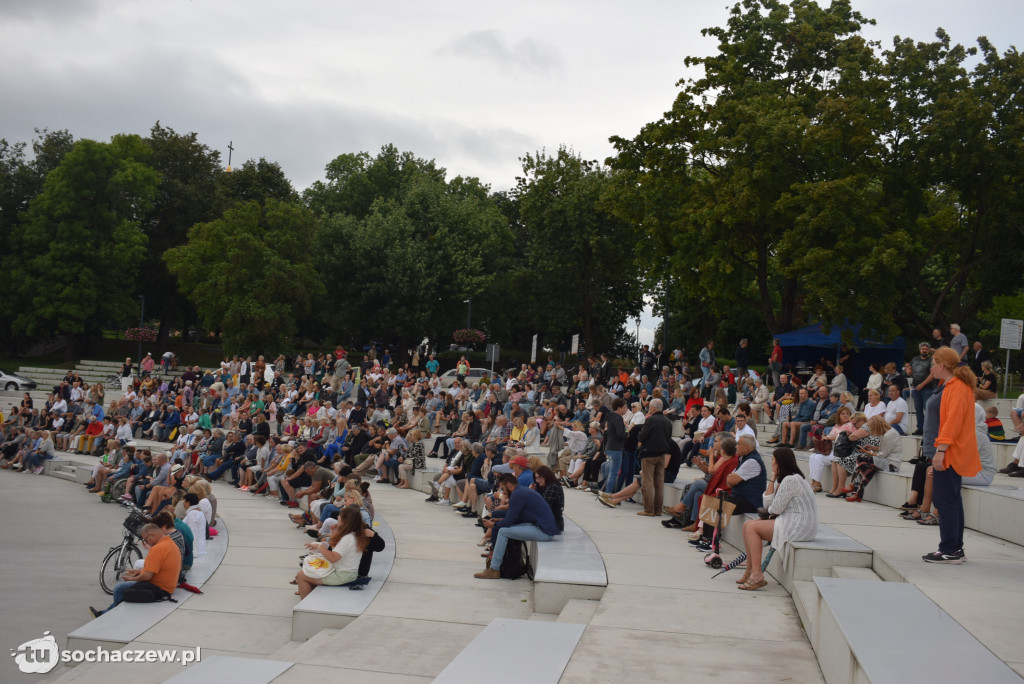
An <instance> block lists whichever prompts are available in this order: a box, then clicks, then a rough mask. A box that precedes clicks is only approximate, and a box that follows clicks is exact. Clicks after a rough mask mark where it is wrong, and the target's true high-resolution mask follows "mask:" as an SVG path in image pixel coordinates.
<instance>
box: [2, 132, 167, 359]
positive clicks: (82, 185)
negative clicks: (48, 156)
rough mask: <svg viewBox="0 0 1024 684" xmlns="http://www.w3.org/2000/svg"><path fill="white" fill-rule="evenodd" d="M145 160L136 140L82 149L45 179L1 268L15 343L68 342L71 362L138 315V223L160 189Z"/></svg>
mask: <svg viewBox="0 0 1024 684" xmlns="http://www.w3.org/2000/svg"><path fill="white" fill-rule="evenodd" d="M148 154H149V150H148V148H146V146H145V145H144V144H143V142H142V140H141V138H139V137H138V136H134V135H119V136H114V138H112V139H111V142H110V143H100V142H95V141H93V140H80V141H78V142H77V143H75V145H74V147H73V148H72V149H71V151H70V152H68V153H67V154H66V156H64V158H63V160H62V161H61V162H60V163H59V165H58V166H57V167H56V168H55V169H54V170H53V171H52V172H50V173H49V174H48V175H47V177H46V181H45V183H44V185H43V191H42V192H41V193H40V194H39V195H38V196H37V197H36V198H35V199H33V200H32V202H31V204H30V206H29V209H28V212H27V214H26V216H25V218H24V220H23V221H22V222H21V223H20V224H19V225H18V226H17V227H16V228H15V230H14V233H13V236H12V240H11V252H10V253H9V254H8V255H7V259H6V260H5V266H4V270H5V271H6V272H7V273H8V275H9V282H10V283H11V288H12V290H13V292H12V293H10V296H8V297H5V298H3V301H4V309H5V314H6V315H7V316H8V320H10V321H11V328H12V330H13V331H14V332H15V333H16V334H19V335H24V336H27V337H33V336H40V335H53V334H66V335H68V336H69V339H70V340H71V342H72V343H71V344H69V345H68V347H67V352H66V353H67V356H68V358H69V359H70V358H73V357H74V354H75V348H76V344H75V343H76V342H78V341H81V340H83V339H84V338H85V337H88V336H89V335H94V334H96V333H97V332H98V331H99V328H100V326H101V325H103V324H105V323H108V322H117V321H120V320H122V319H123V318H124V316H125V315H126V314H127V312H129V311H131V310H133V308H134V304H133V302H132V298H131V294H130V293H131V292H133V291H134V290H135V288H136V285H137V283H136V278H137V275H138V269H139V265H140V264H141V262H142V259H143V257H144V254H145V246H146V236H145V234H144V233H143V232H142V231H141V230H140V228H139V222H140V218H141V217H142V216H143V215H144V213H145V212H146V211H147V209H148V208H149V206H150V203H151V202H152V199H153V197H154V194H155V190H156V187H157V184H158V183H159V174H158V173H157V172H156V171H154V170H153V169H151V168H150V167H149V166H148V165H147V164H146V163H145V159H146V158H147V156H148Z"/></svg>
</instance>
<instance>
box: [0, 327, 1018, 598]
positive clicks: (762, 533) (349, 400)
mask: <svg viewBox="0 0 1024 684" xmlns="http://www.w3.org/2000/svg"><path fill="white" fill-rule="evenodd" d="M956 336H960V337H962V333H960V332H959V329H958V328H955V336H954V338H953V341H954V342H956V343H957V344H960V345H963V348H962V349H960V351H959V352H958V351H957V346H955V345H954V346H943V347H940V348H938V349H935V348H932V347H931V345H930V344H927V343H922V344H921V345H920V347H919V355H918V356H915V358H914V359H912V360H911V361H910V362H908V363H907V364H906V365H905V366H904V368H903V369H902V370H900V369H897V367H896V366H895V364H889V365H888V366H886V367H877V366H872V369H871V370H872V372H871V374H870V376H869V379H868V382H867V385H866V387H864V388H863V390H862V391H858V389H859V388H856V387H853V386H852V384H851V383H850V382H849V381H848V380H847V379H846V376H845V374H844V366H843V362H844V361H847V360H848V357H847V356H843V355H842V354H840V356H839V358H838V359H837V360H836V361H835V362H828V361H824V362H823V363H822V364H819V365H818V366H817V367H815V368H814V369H813V371H812V372H811V373H810V374H809V376H807V377H806V378H804V379H803V380H801V378H800V377H798V375H797V374H796V373H794V372H792V370H793V369H792V368H786V367H783V366H782V364H781V360H782V354H781V350H780V348H779V346H778V344H776V346H775V348H773V351H772V355H771V357H770V365H769V369H768V372H767V373H766V374H765V375H764V376H761V375H759V374H757V373H756V372H754V371H753V370H752V369H751V368H750V356H749V351H748V346H749V345H748V343H747V341H746V340H743V341H741V343H740V345H739V346H738V347H737V349H736V353H735V356H736V357H737V368H736V372H733V369H732V368H730V367H729V366H727V365H719V364H718V363H717V361H716V359H715V355H714V342H713V341H708V342H707V344H706V345H705V346H704V347H703V348H702V349H701V351H700V353H699V356H698V363H699V366H696V367H694V369H693V373H692V374H691V368H690V366H689V364H688V362H687V361H686V359H685V356H684V355H683V353H682V351H681V350H675V351H674V352H672V353H666V351H665V350H664V349H662V348H661V346H660V345H659V347H658V348H657V350H651V349H649V348H644V349H643V350H642V351H641V353H640V355H639V357H638V359H637V363H636V364H635V365H634V366H633V367H631V368H629V367H627V368H623V367H621V366H620V365H615V364H613V363H612V360H611V358H610V357H609V356H608V355H606V354H602V355H599V356H597V357H590V358H588V359H587V360H586V363H584V364H582V365H581V366H580V367H578V368H575V369H571V370H570V369H566V368H565V367H564V366H563V364H562V363H561V362H560V361H559V360H556V359H554V358H549V359H548V360H547V362H545V363H542V364H539V365H531V364H522V365H521V366H520V367H518V368H515V369H508V370H506V371H504V372H502V373H500V374H498V375H496V376H494V377H488V376H484V377H482V378H480V379H479V380H476V379H474V381H473V382H472V383H470V382H468V381H467V375H468V371H469V363H468V362H467V361H466V359H465V358H464V357H463V358H462V359H460V362H459V364H458V365H457V366H456V378H455V380H454V382H451V383H450V384H449V383H447V382H442V378H441V374H440V367H439V366H440V364H439V362H438V361H437V359H436V358H435V357H434V356H433V355H431V354H424V355H423V357H422V358H421V357H420V355H419V354H418V353H417V354H415V355H414V356H413V357H412V359H411V360H410V362H409V363H406V364H401V365H399V364H395V363H394V362H393V361H392V360H391V358H390V354H388V353H387V352H386V351H385V352H384V353H383V354H382V355H380V356H379V357H378V355H377V354H375V353H373V351H372V350H371V352H370V353H367V354H366V355H364V357H363V358H362V360H361V362H360V363H359V365H358V367H354V366H353V365H352V363H351V362H350V361H349V359H348V356H347V354H346V353H345V351H344V350H343V349H341V348H340V347H339V348H338V349H336V350H335V352H334V353H333V354H321V355H318V356H314V355H313V354H307V355H304V356H299V357H296V358H294V359H292V360H288V359H286V358H285V357H283V356H279V357H278V358H276V359H275V360H274V361H273V362H267V361H266V359H265V358H264V357H262V356H259V357H257V358H256V360H255V361H253V360H252V358H239V357H234V358H227V357H225V358H224V360H223V362H222V363H221V364H220V366H219V367H218V368H212V369H208V370H205V371H202V370H200V369H199V368H198V367H195V366H193V367H190V368H186V369H185V372H184V373H182V374H181V375H179V376H176V377H165V378H157V377H155V376H154V375H153V374H152V373H151V372H150V371H151V370H152V369H153V362H152V357H151V356H147V358H146V359H144V360H143V363H142V364H140V367H141V369H142V370H141V372H139V373H136V372H135V370H134V368H133V366H132V364H131V360H130V359H127V360H126V361H125V365H124V368H123V369H122V371H123V372H122V374H121V377H122V382H123V390H124V392H123V394H122V396H121V397H119V398H117V399H116V400H114V401H112V402H110V404H109V406H105V404H106V402H105V396H104V391H103V388H102V386H100V385H98V384H93V385H92V386H90V385H89V384H87V383H84V382H82V380H81V379H80V378H78V377H77V376H76V374H75V373H73V372H69V373H68V376H67V377H66V378H65V379H64V380H63V381H62V382H61V383H60V384H59V385H58V386H57V387H55V388H54V392H53V394H52V396H51V397H50V399H49V400H48V401H47V402H46V404H45V406H43V407H39V408H37V407H35V406H33V402H32V399H31V397H30V396H29V395H27V394H26V395H25V397H24V399H23V400H22V402H21V405H20V406H19V407H16V409H15V410H13V411H12V412H11V414H10V415H9V416H7V417H6V419H5V420H4V421H3V423H2V426H0V430H2V433H0V452H2V456H3V458H2V460H0V467H5V468H12V469H15V470H19V471H21V472H39V471H40V470H41V465H42V463H43V461H45V459H47V458H50V457H52V455H53V454H54V453H55V452H56V451H57V450H61V451H72V452H79V453H92V454H96V455H98V456H100V459H99V461H98V463H97V464H96V466H95V468H94V470H93V472H92V476H91V478H90V480H89V482H88V483H86V486H87V487H89V489H90V491H92V492H95V493H97V494H101V495H102V494H104V493H105V492H106V491H107V486H108V484H109V483H110V482H114V481H121V480H125V481H126V485H125V493H124V494H123V496H122V502H123V503H124V504H125V505H127V506H130V507H133V508H137V509H138V510H140V511H142V512H144V513H145V514H146V515H147V516H150V518H151V519H152V520H153V521H154V524H156V525H157V527H160V528H161V529H164V527H162V526H161V525H159V522H160V521H162V520H164V518H163V517H161V516H163V515H165V514H169V517H170V518H171V527H173V528H175V529H176V530H178V532H179V534H180V535H181V536H183V537H184V532H185V528H187V529H188V530H189V531H190V532H191V538H192V542H191V544H190V545H189V546H190V547H191V548H190V551H191V555H192V556H193V557H194V556H195V555H201V554H202V553H204V551H205V542H206V540H207V538H208V534H215V533H216V529H215V520H216V499H215V497H213V494H212V491H211V487H210V483H212V482H215V481H218V480H221V479H226V478H227V476H228V475H230V478H231V479H230V484H232V485H233V486H235V487H237V488H239V489H241V490H242V491H247V492H250V493H251V494H252V495H253V496H264V497H270V498H273V499H276V500H278V501H279V502H280V504H281V505H282V506H285V507H288V508H290V509H300V508H301V510H296V511H294V512H291V511H289V513H290V516H291V520H292V522H294V523H295V524H296V525H297V526H298V527H299V528H301V531H302V532H304V533H306V534H308V535H309V536H311V537H314V541H313V542H310V543H308V545H307V546H308V552H309V554H308V555H310V556H314V557H316V558H318V559H320V560H321V565H322V566H325V567H328V568H329V572H326V573H325V574H321V573H320V572H318V571H316V570H315V569H310V568H308V567H304V569H303V571H301V572H300V573H299V574H298V575H297V576H296V578H295V580H294V583H295V584H296V585H297V591H296V593H297V594H298V595H299V596H301V597H304V596H306V595H308V593H309V592H310V591H312V589H313V587H315V586H317V585H318V584H328V585H348V586H350V587H351V588H359V587H361V586H362V584H364V583H365V582H366V581H367V580H366V578H367V577H368V574H367V573H368V570H369V562H370V559H371V558H372V554H373V552H375V551H379V550H380V549H381V548H382V546H381V545H382V543H383V540H381V539H380V538H379V537H378V536H377V535H375V534H374V533H373V528H372V519H373V505H372V499H371V497H370V495H369V490H368V488H369V485H370V480H369V478H371V477H372V478H374V480H373V481H375V482H378V483H390V484H392V485H394V486H395V487H398V488H402V489H407V488H410V487H411V479H412V477H413V475H414V473H415V471H416V470H420V469H423V468H425V467H426V465H427V464H428V463H429V462H430V460H431V459H439V461H440V463H441V469H440V472H439V473H438V474H437V476H436V477H434V478H433V480H432V482H431V490H432V491H431V495H430V496H429V497H428V499H427V500H428V502H430V503H433V504H436V505H445V506H448V507H450V508H451V510H453V511H455V512H456V513H457V514H460V515H462V516H464V517H467V518H475V519H476V520H475V521H476V524H477V525H478V526H479V527H480V528H482V531H483V538H482V539H481V540H480V542H479V543H480V545H481V546H482V547H486V548H485V549H484V557H485V559H486V567H485V569H484V571H482V572H480V573H477V574H476V577H478V578H482V579H492V578H498V577H502V576H513V575H514V573H515V571H516V570H515V568H513V569H512V570H509V569H508V566H509V565H513V566H515V565H518V564H519V563H520V560H519V559H520V558H521V554H522V552H521V550H519V549H518V548H516V545H517V544H521V543H522V542H526V541H535V542H546V541H550V540H552V539H554V538H555V537H556V536H557V535H558V534H559V533H560V532H561V531H562V529H563V510H564V506H565V500H566V499H565V493H564V492H565V490H566V489H578V490H580V491H584V492H593V493H594V494H596V495H597V496H596V501H598V502H599V503H601V504H603V505H605V506H609V507H616V506H619V505H621V504H622V503H623V502H630V501H634V499H633V497H634V496H636V495H637V494H638V493H639V494H640V495H642V505H643V507H642V510H640V511H639V512H638V515H640V516H649V517H662V516H663V515H665V514H667V515H668V518H667V519H664V520H662V521H661V522H662V525H664V526H665V527H670V528H679V529H682V530H683V531H685V532H687V533H689V534H690V539H689V540H688V541H689V543H690V544H691V545H692V546H694V547H695V548H697V549H698V550H701V551H705V552H707V551H709V550H711V549H712V548H713V543H714V539H715V535H716V530H715V527H714V524H713V523H712V522H710V521H709V520H708V519H706V518H705V517H704V516H702V510H703V509H704V508H706V507H708V506H709V505H711V504H713V503H714V500H715V499H719V500H721V499H724V500H725V501H728V502H729V503H730V504H731V505H732V507H733V508H734V511H733V514H734V515H737V514H742V513H748V512H749V513H752V512H755V511H758V510H759V509H762V510H763V512H764V518H765V519H763V520H758V521H753V522H751V523H748V524H747V526H745V528H744V540H745V544H746V545H747V547H748V548H747V549H746V552H747V554H748V557H749V559H750V560H749V561H748V571H747V572H746V573H745V574H744V576H743V578H742V581H741V583H740V587H741V588H742V589H746V590H756V589H758V588H760V587H762V586H764V583H765V580H764V577H763V574H762V573H761V572H760V571H759V565H758V563H757V562H755V561H757V560H758V559H760V557H761V545H762V544H763V543H764V542H766V541H767V542H772V540H773V539H774V542H773V543H774V545H775V546H776V548H779V547H784V546H785V545H786V544H788V543H790V542H792V541H799V540H801V539H806V538H809V536H808V535H810V536H813V534H814V532H815V530H816V528H817V518H816V515H817V513H816V510H817V508H816V505H815V503H814V494H815V493H817V492H821V491H822V489H823V486H822V482H823V479H824V473H825V471H826V470H828V471H830V472H831V483H832V485H831V489H830V491H829V492H828V493H827V494H826V496H828V497H831V498H839V497H844V498H845V499H846V500H847V501H851V502H855V501H860V500H862V499H863V496H864V492H865V488H866V487H867V486H868V485H869V484H870V482H871V481H872V478H873V477H874V475H875V474H876V473H877V472H881V471H887V470H888V471H895V470H898V469H899V468H900V465H901V463H902V461H903V456H902V444H903V442H902V440H901V439H900V437H901V436H902V435H906V434H911V432H910V429H909V425H910V423H909V413H910V405H909V403H908V401H907V400H908V398H909V399H911V400H912V401H913V404H914V406H915V409H916V411H917V415H918V420H917V430H916V431H915V432H914V433H913V434H923V436H924V441H925V448H924V450H923V454H922V455H921V456H918V457H916V458H915V459H914V464H915V473H914V492H915V496H916V497H919V500H920V503H918V501H917V500H912V501H908V502H907V504H906V505H905V506H904V508H905V509H906V510H905V511H904V513H903V515H904V516H905V517H910V518H915V519H918V520H919V522H921V523H922V524H939V525H940V526H942V543H941V544H940V547H939V551H938V552H936V554H930V556H933V557H932V558H929V557H926V558H925V559H926V560H931V561H932V562H961V561H962V560H963V557H964V556H963V550H962V529H963V521H962V517H963V515H962V507H961V508H959V509H958V508H957V506H958V505H959V504H958V501H959V499H958V487H959V485H960V484H961V481H965V482H967V483H968V484H988V483H990V482H991V477H992V474H993V473H994V458H992V457H991V447H989V448H988V450H987V453H988V455H986V451H985V449H984V448H981V447H982V446H983V443H984V444H986V445H987V444H988V442H989V440H990V439H992V440H994V439H997V432H999V431H1001V430H1003V427H1002V425H1001V424H998V425H996V424H997V423H999V421H998V418H997V417H996V416H992V415H986V414H985V413H984V412H983V411H982V412H981V413H980V414H979V415H977V416H976V415H975V408H974V406H975V405H974V399H975V398H981V397H984V396H985V395H984V392H986V391H989V390H988V389H987V388H991V387H993V386H994V382H995V381H994V380H993V378H992V377H986V373H983V374H982V379H981V380H979V379H977V378H976V376H975V374H974V373H973V372H972V371H971V370H970V367H969V366H968V365H967V363H969V362H970V361H971V359H970V358H969V356H968V355H969V351H968V350H967V347H966V338H964V339H963V340H957V337H956ZM976 347H977V345H976ZM975 352H976V356H975V359H974V360H975V361H978V367H979V369H980V370H982V371H990V370H991V366H990V363H989V360H988V359H980V360H979V359H978V355H977V349H975ZM986 364H989V365H986ZM147 369H148V370H147ZM977 410H978V411H981V409H980V407H979V408H978V409H977ZM954 416H955V418H954ZM1020 421H1021V411H1015V412H1014V414H1013V426H1012V427H1013V429H1015V430H1016V431H1017V432H1019V431H1020V429H1021V422H1020ZM758 423H767V424H768V425H771V426H774V427H773V428H769V432H770V433H771V437H770V438H769V439H767V444H768V445H771V446H772V447H773V451H772V453H771V458H770V459H765V458H763V457H762V455H761V453H760V451H759V449H760V448H761V447H760V444H759V442H758V437H757V426H758ZM1002 438H1003V439H1005V438H1006V437H1005V433H1004V434H1003V437H1002ZM136 439H149V440H153V441H156V442H159V443H163V444H164V445H165V446H163V450H162V451H158V450H157V449H145V448H139V447H137V446H136V443H135V441H134V440H136ZM979 448H981V455H980V456H979ZM797 450H808V451H810V452H811V453H810V455H809V459H810V463H809V473H808V475H809V477H808V478H805V477H804V474H803V472H802V471H801V469H800V467H799V466H798V465H797V462H796V458H795V455H794V451H797ZM1022 465H1024V464H1021V462H1020V459H1019V458H1018V461H1017V464H1016V465H1014V464H1011V466H1010V467H1008V470H1009V471H1010V472H1011V473H1013V474H1014V475H1015V476H1019V475H1017V473H1021V474H1024V468H1022V467H1021V466H1022ZM684 466H685V467H688V468H696V469H698V470H700V471H701V476H700V477H697V478H696V479H694V480H693V481H692V482H688V483H687V484H686V485H685V487H683V496H682V500H681V501H680V503H679V504H678V505H676V506H672V507H664V506H663V502H662V491H663V486H664V484H665V482H674V481H675V480H676V478H678V477H679V473H680V470H681V468H682V467H684ZM919 471H920V472H919ZM990 471H991V472H990ZM847 478H850V482H849V484H847ZM964 478H966V479H964ZM986 479H987V482H986V481H985V480H986ZM481 495H484V497H483V501H484V505H483V507H482V508H479V507H478V503H477V502H478V499H479V498H480V496H481ZM933 507H934V509H935V511H936V513H935V514H933V513H932V508H933ZM958 511H959V513H958ZM748 528H749V529H748ZM149 534H152V535H153V540H154V541H152V542H151V543H150V542H149V540H147V543H149V544H150V546H151V547H153V548H155V546H156V544H158V543H161V542H160V540H159V539H157V534H156V532H155V531H154V530H150V532H149ZM171 534H172V536H173V535H174V532H172V533H171ZM181 547H182V545H180V544H179V550H181ZM184 555H185V554H184V552H183V553H182V556H183V562H184ZM783 555H784V554H783ZM506 556H509V557H510V558H512V559H513V561H514V562H510V563H506V562H505V560H506ZM503 566H506V571H505V572H503V570H502V568H503ZM154 576H156V575H155V574H153V575H148V574H146V573H142V574H138V573H136V574H134V575H133V576H132V578H130V579H131V580H132V581H136V582H138V581H148V580H149V579H152V577H154ZM123 594H124V591H122V592H121V594H119V595H115V603H116V602H117V597H118V596H120V595H123ZM122 598H123V596H122ZM97 612H98V611H97Z"/></svg>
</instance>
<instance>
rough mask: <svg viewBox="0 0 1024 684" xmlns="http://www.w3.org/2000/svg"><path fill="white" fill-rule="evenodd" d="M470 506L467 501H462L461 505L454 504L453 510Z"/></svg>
mask: <svg viewBox="0 0 1024 684" xmlns="http://www.w3.org/2000/svg"><path fill="white" fill-rule="evenodd" d="M468 505H469V504H468V503H466V502H465V501H460V502H459V503H457V504H452V508H465V507H466V506H468Z"/></svg>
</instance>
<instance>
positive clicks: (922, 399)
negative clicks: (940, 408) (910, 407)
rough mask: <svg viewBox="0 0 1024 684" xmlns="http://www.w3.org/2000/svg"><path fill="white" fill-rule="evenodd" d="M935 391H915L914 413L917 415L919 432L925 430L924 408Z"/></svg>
mask: <svg viewBox="0 0 1024 684" xmlns="http://www.w3.org/2000/svg"><path fill="white" fill-rule="evenodd" d="M932 394H933V391H932V389H931V388H930V387H928V388H926V389H923V390H914V412H915V413H917V431H918V432H920V431H921V430H923V429H924V407H925V404H927V403H928V400H929V399H930V398H931V396H932Z"/></svg>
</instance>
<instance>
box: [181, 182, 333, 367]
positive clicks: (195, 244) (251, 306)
mask: <svg viewBox="0 0 1024 684" xmlns="http://www.w3.org/2000/svg"><path fill="white" fill-rule="evenodd" d="M315 229H316V221H315V219H314V217H313V215H312V213H310V211H309V210H308V209H306V208H305V207H303V206H301V205H299V204H296V203H294V202H285V201H282V200H278V199H273V198H271V199H267V200H266V202H265V204H264V205H261V204H260V203H259V202H257V201H254V200H253V201H247V202H242V203H240V204H238V205H236V206H234V207H232V208H231V209H228V210H227V211H226V212H224V216H223V217H222V218H219V219H217V220H215V221H209V222H207V223H198V224H196V225H195V226H193V227H192V228H191V229H190V230H189V232H188V242H187V243H186V244H184V245H180V246H178V247H173V248H171V249H169V250H168V251H167V252H166V254H165V255H164V259H165V260H166V261H167V266H168V268H169V269H170V271H171V273H172V274H174V275H175V276H176V277H177V278H178V282H179V285H180V288H181V292H182V293H183V294H184V295H185V296H186V297H188V298H189V299H190V300H191V301H192V303H193V304H194V305H195V307H196V310H197V311H198V312H199V316H200V318H201V319H202V321H203V324H204V325H205V326H206V327H208V328H210V329H219V330H221V331H222V335H223V345H224V351H225V352H226V353H229V354H251V353H253V352H254V351H256V350H265V351H267V352H276V351H279V350H282V349H287V348H288V347H289V345H290V341H291V338H292V336H293V335H294V334H295V333H296V331H297V321H298V320H299V319H300V318H301V317H302V316H304V315H306V313H308V311H309V310H310V307H311V306H312V304H313V302H314V300H315V299H316V298H318V297H319V296H321V295H322V294H323V288H322V286H321V284H320V281H319V279H318V278H317V273H316V269H315V268H314V266H313V261H312V257H311V253H310V249H309V245H310V243H311V240H312V239H313V237H314V234H315Z"/></svg>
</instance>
